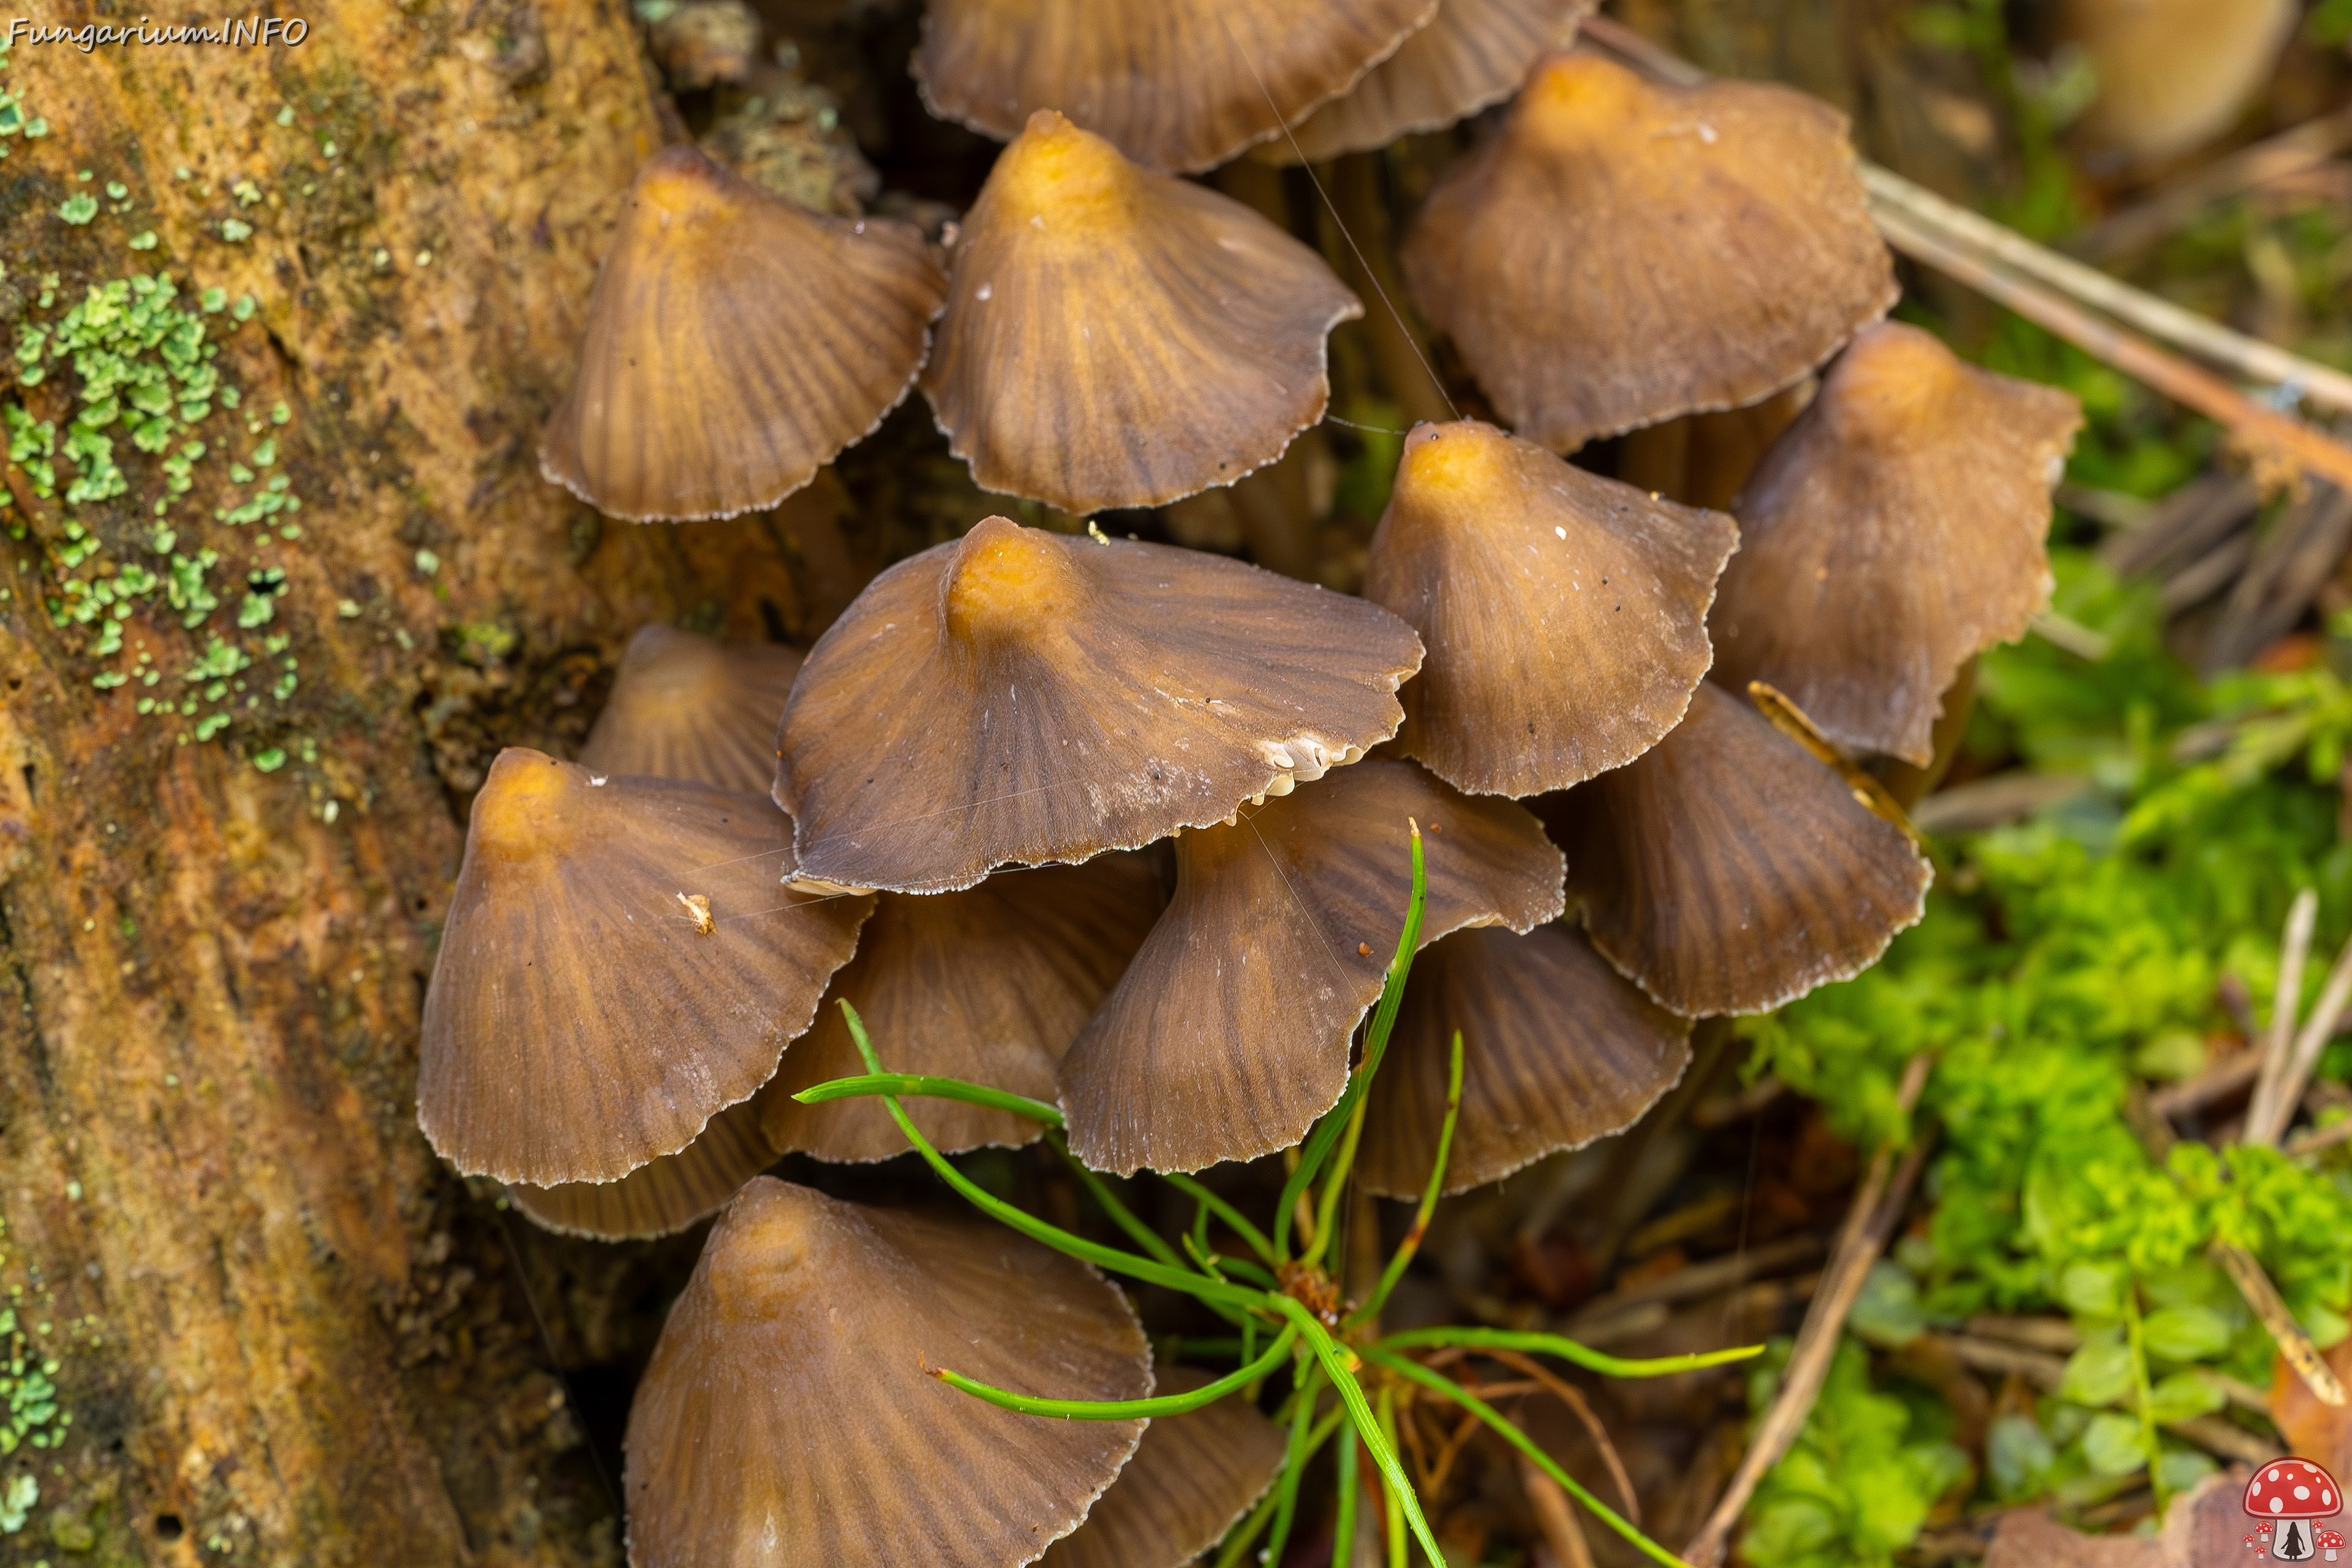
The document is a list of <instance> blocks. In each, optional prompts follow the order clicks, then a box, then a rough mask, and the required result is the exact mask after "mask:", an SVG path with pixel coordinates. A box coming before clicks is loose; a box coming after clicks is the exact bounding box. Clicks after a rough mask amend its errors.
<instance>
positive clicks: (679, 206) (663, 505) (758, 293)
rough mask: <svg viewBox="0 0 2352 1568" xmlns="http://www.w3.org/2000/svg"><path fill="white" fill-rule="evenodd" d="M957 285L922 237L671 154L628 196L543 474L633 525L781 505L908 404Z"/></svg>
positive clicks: (548, 438)
mask: <svg viewBox="0 0 2352 1568" xmlns="http://www.w3.org/2000/svg"><path fill="white" fill-rule="evenodd" d="M945 287H946V285H945V281H944V279H941V278H940V273H939V268H936V267H934V266H933V265H932V264H931V260H930V257H929V254H928V253H927V252H926V251H925V249H924V247H923V240H922V236H921V235H920V234H919V232H918V231H917V230H916V229H915V228H914V227H913V226H911V225H908V224H903V223H898V222H897V221H895V220H892V219H889V218H873V217H869V218H840V217H831V216H825V215H823V214H820V213H814V212H810V211H809V210H808V209H806V208H804V207H803V206H801V205H798V204H797V203H794V202H792V201H789V200H787V199H785V198H784V197H782V196H778V195H772V194H771V193H769V192H767V191H765V190H762V189H761V188H760V187H759V186H757V185H755V184H751V182H750V181H749V180H746V179H744V178H743V177H742V176H741V175H740V174H735V173H733V172H732V171H731V170H729V169H727V168H724V167H722V166H721V165H719V164H718V163H712V162H711V161H710V160H709V159H708V158H706V157H704V156H703V155H702V154H701V153H698V152H696V151H695V150H694V149H693V148H691V147H684V146H680V147H666V148H664V149H663V150H662V151H661V152H659V153H655V154H654V155H653V157H652V158H650V159H648V160H647V161H646V166H645V168H644V169H643V170H641V171H640V172H639V173H638V174H637V178H636V183H635V184H633V185H631V186H630V187H629V194H628V196H627V199H626V201H625V205H624V206H623V210H622V214H621V223H620V229H619V232H618V233H617V234H615V235H614V239H613V247H612V249H611V250H609V251H607V252H606V253H605V256H604V267H603V268H602V269H601V270H600V271H599V272H598V273H597V275H596V287H595V290H594V292H593V293H592V294H591V295H590V296H589V300H588V330H587V331H586V333H585V334H584V335H583V339H582V342H581V347H580V370H579V374H578V375H577V376H576V377H575V378H574V379H573V381H572V389H571V390H570V391H569V392H567V393H566V394H564V397H563V401H562V403H560V404H558V405H556V408H555V412H554V414H552V415H551V416H550V417H549V419H548V422H547V430H546V433H545V435H544V437H542V439H541V446H540V467H541V470H542V471H543V472H544V473H545V474H546V476H547V477H548V478H549V479H551V480H553V481H554V482H555V483H557V484H560V485H562V486H563V487H564V488H565V489H569V490H571V491H572V493H573V494H574V495H576V496H578V497H579V498H580V499H581V500H584V501H586V502H587V503H588V504H589V505H591V506H593V507H594V508H595V509H596V510H599V511H602V512H604V513H605V514H606V515H607V516H611V517H617V518H625V519H628V520H630V521H638V522H644V521H658V520H665V519H666V520H670V521H684V520H687V519H692V518H708V517H732V516H734V515H735V514H736V513H738V512H744V511H752V510H758V509H760V508H761V507H771V506H773V505H775V504H776V503H777V502H778V501H780V500H783V498H784V497H786V496H788V495H790V494H791V493H792V492H793V491H794V490H796V489H800V488H801V487H802V486H803V485H804V484H807V483H808V482H809V480H810V479H813V478H814V477H815V475H816V471H817V469H818V468H822V467H824V465H825V464H826V463H828V462H831V461H832V460H833V458H835V456H837V455H838V454H839V453H840V452H841V450H842V448H844V447H847V446H848V445H849V444H850V443H851V442H853V441H856V440H857V439H858V438H859V437H863V436H866V435H867V434H869V433H871V432H872V431H873V430H874V429H875V427H876V426H878V425H880V424H881V422H882V416H884V415H885V414H887V413H888V412H889V411H890V410H891V409H892V408H895V407H896V406H898V402H899V400H900V399H901V398H903V397H905V396H906V395H907V393H908V389H909V388H910V387H911V386H912V385H913V384H914V380H915V373H916V372H917V371H919V370H920V369H921V368H922V364H923V357H924V354H925V353H926V352H927V351H928V349H929V344H930V323H931V320H932V318H933V317H935V316H937V315H938V314H939V313H940V305H941V302H942V300H943V298H944V294H945Z"/></svg>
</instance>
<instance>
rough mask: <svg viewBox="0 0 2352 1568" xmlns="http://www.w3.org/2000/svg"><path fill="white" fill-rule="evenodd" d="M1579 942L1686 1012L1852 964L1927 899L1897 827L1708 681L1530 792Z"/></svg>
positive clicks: (1739, 1003) (1835, 974)
mask: <svg viewBox="0 0 2352 1568" xmlns="http://www.w3.org/2000/svg"><path fill="white" fill-rule="evenodd" d="M1545 806H1546V810H1545V821H1546V823H1547V825H1548V826H1549V827H1550V828H1551V829H1552V837H1554V838H1555V839H1556V840H1557V841H1558V842H1559V846H1560V847H1561V848H1563V849H1565V850H1567V851H1568V880H1569V890H1570V893H1572V894H1573V895H1574V896H1575V897H1576V898H1577V899H1578V900H1580V902H1581V904H1582V906H1583V919H1584V926H1585V930H1586V931H1590V932H1591V937H1592V945H1593V946H1594V947H1596V948H1598V949H1599V950H1600V951H1601V954H1602V956H1604V957H1606V958H1607V959H1608V960H1609V962H1610V963H1613V964H1615V965H1616V966H1617V968H1618V969H1619V970H1620V971H1621V972H1622V973H1624V974H1626V975H1627V976H1629V977H1630V978H1631V979H1632V980H1633V982H1634V983H1635V984H1638V985H1640V986H1641V987H1642V989H1643V990H1644V991H1646V992H1648V993H1649V994H1650V995H1651V997H1652V998H1653V999H1654V1000H1655V1001H1656V1002H1657V1003H1658V1005H1661V1006H1663V1007H1664V1008H1666V1009H1667V1010H1668V1011H1669V1012H1674V1013H1679V1014H1681V1015H1682V1016H1685V1017H1686V1018H1696V1017H1701V1016H1707V1015H1710V1014H1717V1013H1762V1012H1766V1011H1769V1009H1771V1008H1774V1007H1778V1006H1780V1005H1782V1004H1783V1003H1786V1002H1793V1001H1795V1000H1796V999H1797V998H1798V997H1800V996H1801V995H1803V994H1805V993H1806V992H1808V991H1811V989H1812V988H1813V987H1814V986H1816V985H1821V984H1826V983H1827V982H1829V981H1832V980H1844V979H1846V978H1848V977H1850V976H1852V975H1855V974H1859V973H1862V971H1864V970H1865V969H1867V968H1869V967H1870V966H1871V965H1872V964H1873V963H1876V962H1877V961H1878V955H1879V954H1880V953H1882V952H1885V951H1886V944H1887V943H1888V942H1891V941H1893V940H1894V938H1895V932H1896V931H1901V930H1903V929H1904V928H1905V927H1906V926H1908V925H1911V924H1913V923H1914V922H1915V921H1917V920H1918V918H1919V916H1920V914H1921V913H1922V912H1923V911H1924V910H1925V908H1926V900H1927V883H1928V881H1929V879H1931V877H1932V876H1933V872H1932V870H1931V868H1929V867H1928V865H1927V861H1925V860H1924V859H1922V858H1920V856H1919V852H1918V851H1917V850H1916V848H1914V847H1912V844H1911V840H1910V838H1909V837H1907V836H1906V834H1905V833H1904V831H1903V830H1902V829H1901V828H1899V827H1896V826H1894V825H1893V824H1892V823H1889V822H1887V821H1885V820H1884V819H1883V818H1881V817H1879V816H1874V815H1873V814H1872V812H1871V810H1870V808H1869V807H1868V806H1866V805H1863V804H1862V802H1861V801H1860V800H1859V799H1857V798H1856V797H1855V795H1854V793H1853V790H1852V789H1850V788H1849V787H1848V786H1847V784H1846V783H1845V781H1844V780H1843V779H1841V778H1840V777H1838V775H1837V774H1836V773H1834V772H1832V770H1831V769H1830V768H1828V767H1826V766H1824V765H1823V764H1822V763H1820V762H1817V761H1816V760H1814V758H1813V757H1812V756H1811V755H1810V754H1808V753H1807V752H1806V751H1805V750H1804V748H1803V747H1801V746H1800V745H1799V744H1798V743H1797V742H1794V741H1792V740H1790V738H1789V737H1787V736H1786V735H1783V734H1781V733H1780V731H1778V730H1775V729H1774V728H1773V727H1772V726H1771V725H1770V724H1769V722H1767V721H1765V720H1764V718H1763V717H1762V716H1761V715H1759V714H1758V713H1757V712H1756V711H1755V710H1752V709H1751V708H1749V707H1748V705H1747V704H1746V703H1744V702H1741V701H1740V700H1738V699H1737V698H1734V697H1730V696H1727V695H1726V694H1725V693H1724V692H1723V691H1722V690H1721V689H1719V688H1717V686H1716V685H1715V684H1714V683H1713V682H1712V681H1706V682H1702V683H1701V684H1700V686H1699V689H1698V690H1697V691H1696V692H1695V693H1694V694H1693V695H1692V697H1691V707H1690V716H1689V717H1688V718H1686V719H1685V720H1684V721H1682V723H1681V724H1679V725H1677V726H1676V727H1675V731H1674V732H1673V733H1672V734H1669V735H1668V736H1667V737H1666V738H1665V739H1664V740H1663V741H1661V742H1658V744H1657V745H1656V746H1654V748H1652V749H1651V750H1650V751H1648V752H1644V753H1643V754H1642V755H1641V756H1640V757H1638V758H1636V759H1635V760H1634V761H1633V762H1632V763H1627V764H1626V765H1625V766H1624V767H1622V768H1619V769H1618V770H1617V771H1616V772H1614V773H1603V774H1601V776H1600V777H1599V778H1597V779H1594V780H1593V781H1592V782H1591V784H1582V785H1580V786H1579V787H1578V788H1576V789H1575V790H1572V791H1570V793H1568V794H1567V795H1559V796H1555V797H1552V798H1551V799H1549V800H1548V801H1546V802H1545Z"/></svg>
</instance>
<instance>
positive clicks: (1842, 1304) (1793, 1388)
mask: <svg viewBox="0 0 2352 1568" xmlns="http://www.w3.org/2000/svg"><path fill="white" fill-rule="evenodd" d="M1933 1065H1934V1061H1933V1058H1931V1057H1930V1056H1928V1055H1927V1054H1926V1053H1924V1052H1923V1053H1922V1054H1920V1055H1918V1056H1916V1057H1914V1058H1911V1064H1910V1066H1909V1067H1908V1068H1906V1069H1905V1071H1904V1074H1903V1083H1902V1086H1901V1088H1900V1089H1897V1090H1896V1092H1895V1102H1896V1104H1897V1105H1899V1106H1900V1107H1901V1108H1902V1110H1904V1111H1905V1112H1906V1114H1907V1113H1908V1112H1909V1111H1910V1110H1911V1108H1912V1107H1913V1106H1915V1105H1916V1104H1917V1103H1918V1102H1919V1094H1920V1091H1921V1090H1922V1089H1926V1088H1927V1073H1928V1070H1929V1068H1931V1067H1932V1066H1933ZM1928 1142H1929V1140H1928V1139H1927V1136H1926V1135H1925V1133H1924V1132H1923V1133H1921V1134H1919V1135H1917V1136H1916V1137H1914V1138H1913V1140H1912V1142H1911V1148H1910V1150H1909V1152H1906V1154H1905V1155H1904V1156H1903V1161H1902V1163H1901V1165H1900V1166H1897V1165H1896V1164H1895V1149H1894V1146H1893V1145H1892V1144H1888V1145H1887V1146H1885V1147H1884V1148H1882V1149H1880V1150H1879V1151H1878V1152H1877V1154H1876V1155H1874V1157H1873V1158H1872V1160H1871V1163H1870V1171H1869V1173H1868V1174H1866V1175H1864V1178H1863V1182H1862V1186H1861V1188H1860V1190H1859V1191H1857V1192H1856V1193H1855V1194H1854V1199H1853V1208H1852V1209H1850V1210H1849V1211H1848V1212H1847V1214H1846V1221H1845V1225H1844V1226H1843V1227H1842V1228H1841V1229H1840V1231H1839V1233H1838V1242H1837V1247H1836V1249H1835V1251H1833V1252H1832V1254H1831V1257H1830V1266H1829V1268H1828V1269H1827V1270H1826V1271H1825V1272H1824V1273H1823V1274H1822V1289H1821V1290H1820V1291H1819V1292H1818V1293H1817V1294H1816V1295H1815V1296H1814V1297H1813V1304H1812V1306H1811V1309H1809V1310H1807V1311H1806V1313H1805V1323H1804V1327H1802V1328H1801V1329H1800V1330H1798V1331H1797V1343H1796V1348H1795V1349H1794V1350H1793V1351H1791V1352H1790V1355H1789V1365H1788V1368H1787V1370H1786V1371H1785V1372H1783V1373H1781V1375H1780V1392H1779V1393H1777V1394H1774V1395H1773V1396H1772V1404H1771V1407H1770V1408H1769V1409H1768V1410H1767V1411H1766V1412H1765V1413H1764V1420H1763V1422H1762V1424H1761V1425H1760V1426H1758V1427H1757V1429H1756V1436H1755V1439H1754V1441H1752V1442H1751V1443H1750V1444H1749V1445H1748V1452H1747V1453H1746V1454H1744V1455H1742V1456H1741V1457H1740V1460H1739V1468H1738V1470H1737V1471H1736V1472H1734V1473H1733V1475H1732V1478H1731V1484H1730V1486H1729V1487H1727V1489H1725V1490H1724V1494H1723V1497H1722V1498H1721V1499H1720V1500H1718V1501H1717V1503H1716V1505H1715V1511H1714V1512H1713V1513H1710V1514H1709V1515H1708V1516H1707V1520H1706V1523H1705V1524H1704V1525H1702V1526H1700V1527H1699V1532H1698V1534H1697V1535H1696V1536H1695V1537H1693V1538H1692V1541H1691V1543H1690V1545H1688V1546H1687V1547H1685V1548H1684V1550H1683V1555H1684V1556H1685V1558H1687V1559H1688V1560H1689V1561H1690V1562H1692V1563H1696V1564H1697V1565H1698V1568H1715V1564H1717V1563H1720V1562H1722V1561H1723V1554H1724V1551H1725V1549H1726V1548H1727V1546H1728V1545H1729V1544H1730V1542H1731V1531H1732V1528H1733V1527H1734V1526H1735V1525H1737V1524H1738V1521H1739V1516H1740V1514H1741V1513H1742V1512H1743V1511H1745V1510H1746V1509H1747V1507H1748V1499H1749V1498H1750V1497H1752V1496H1753V1495H1754V1494H1755V1491H1756V1485H1757V1483H1758V1482H1759V1481H1760V1480H1762V1479H1764V1472H1766V1471H1767V1470H1769V1469H1770V1468H1772V1467H1773V1466H1774V1465H1776V1464H1779V1463H1780V1458H1781V1457H1782V1456H1783V1455H1785V1454H1786V1453H1787V1452H1788V1451H1789V1446H1790V1444H1791V1443H1793V1442H1795V1441H1796V1438H1797V1434H1798V1433H1799V1432H1801V1431H1802V1430H1803V1429H1804V1425H1805V1418H1806V1417H1807V1416H1809V1415H1811V1414H1812V1411H1813V1401H1814V1400H1816V1399H1817V1398H1819V1397H1820V1396H1821V1392H1822V1382H1823V1381H1824V1380H1825V1379H1826V1378H1827V1377H1828V1376H1829V1370H1830V1361H1831V1358H1832V1356H1834V1355H1835V1354H1836V1353H1837V1346H1838V1338H1839V1335H1840V1333H1841V1332H1842V1331H1843V1329H1844V1327H1845V1320H1846V1314H1847V1313H1848V1312H1850V1311H1852V1310H1853V1303H1854V1300H1855V1299H1856V1298H1857V1297H1859V1296H1860V1295H1861V1294H1862V1282H1863V1280H1864V1278H1865V1277H1866V1276H1868V1274H1869V1273H1870V1267H1871V1265H1872V1264H1873V1263H1874V1262H1876V1261H1877V1259H1878V1255H1879V1254H1880V1253H1881V1252H1883V1251H1885V1247H1886V1242H1887V1238H1888V1237H1891V1236H1892V1235H1893V1234H1894V1231H1895V1225H1896V1223H1897V1222H1898V1221H1899V1220H1900V1219H1901V1218H1902V1215H1903V1205H1904V1204H1905V1202H1906V1200H1907V1199H1908V1198H1909V1196H1910V1194H1911V1184H1912V1183H1913V1182H1915V1181H1916V1180H1917V1179H1918V1176H1919V1171H1920V1168H1921V1167H1922V1166H1923V1165H1925V1164H1926V1163H1927V1147H1928Z"/></svg>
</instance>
